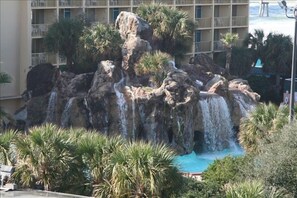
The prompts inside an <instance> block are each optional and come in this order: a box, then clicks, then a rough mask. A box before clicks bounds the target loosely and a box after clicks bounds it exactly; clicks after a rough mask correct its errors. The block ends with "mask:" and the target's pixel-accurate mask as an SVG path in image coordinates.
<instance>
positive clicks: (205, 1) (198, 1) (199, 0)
mask: <svg viewBox="0 0 297 198" xmlns="http://www.w3.org/2000/svg"><path fill="white" fill-rule="evenodd" d="M196 4H212V2H211V1H210V0H196Z"/></svg>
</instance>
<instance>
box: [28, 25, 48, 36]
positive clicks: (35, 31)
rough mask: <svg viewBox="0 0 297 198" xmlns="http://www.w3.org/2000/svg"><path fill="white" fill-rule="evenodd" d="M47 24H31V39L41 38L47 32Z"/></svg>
mask: <svg viewBox="0 0 297 198" xmlns="http://www.w3.org/2000/svg"><path fill="white" fill-rule="evenodd" d="M48 27H49V25H48V24H32V31H31V35H32V37H43V36H45V35H46V33H47V31H48Z"/></svg>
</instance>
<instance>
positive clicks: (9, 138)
mask: <svg viewBox="0 0 297 198" xmlns="http://www.w3.org/2000/svg"><path fill="white" fill-rule="evenodd" d="M16 135H17V132H16V131H12V130H9V131H6V132H4V133H2V134H0V162H1V164H4V165H10V166H12V165H14V164H15V156H14V152H15V150H14V145H13V143H14V141H15V138H16Z"/></svg>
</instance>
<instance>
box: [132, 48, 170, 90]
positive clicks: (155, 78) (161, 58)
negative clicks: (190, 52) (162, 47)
mask: <svg viewBox="0 0 297 198" xmlns="http://www.w3.org/2000/svg"><path fill="white" fill-rule="evenodd" d="M170 60H172V58H171V57H170V55H169V54H166V53H163V52H160V51H156V52H154V53H149V52H148V53H145V54H143V55H142V57H141V58H140V60H139V62H138V63H137V64H136V66H135V72H136V74H137V75H151V76H152V79H151V80H152V82H153V83H155V84H156V85H157V86H160V85H161V84H162V82H163V80H164V78H165V77H166V66H167V65H168V64H169V61H170Z"/></svg>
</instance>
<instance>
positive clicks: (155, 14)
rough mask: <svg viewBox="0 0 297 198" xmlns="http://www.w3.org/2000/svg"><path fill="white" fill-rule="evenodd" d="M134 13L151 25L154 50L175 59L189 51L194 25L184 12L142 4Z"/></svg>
mask: <svg viewBox="0 0 297 198" xmlns="http://www.w3.org/2000/svg"><path fill="white" fill-rule="evenodd" d="M136 13H137V14H138V15H139V16H140V17H141V18H143V19H144V20H145V21H147V22H148V23H149V24H150V25H151V27H152V29H153V43H154V45H155V46H156V47H155V48H156V49H159V50H161V51H162V52H166V53H169V54H170V55H172V56H174V57H176V58H179V57H182V56H183V55H185V53H186V52H187V50H188V49H190V47H191V45H192V44H191V38H192V35H193V31H194V23H193V22H192V21H191V20H190V19H189V18H188V16H187V14H186V13H185V12H183V11H181V10H177V9H175V8H172V7H168V6H164V5H162V4H142V5H141V6H140V7H139V8H138V9H137V11H136Z"/></svg>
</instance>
